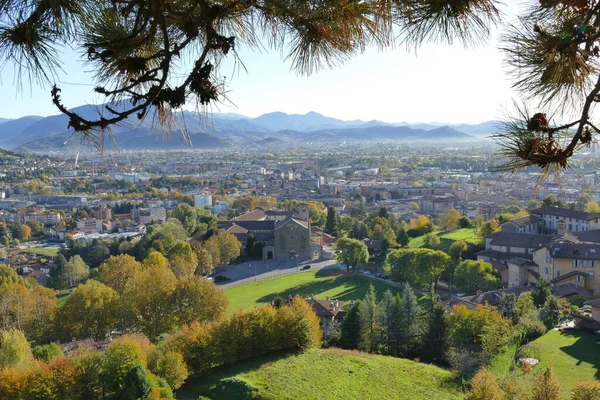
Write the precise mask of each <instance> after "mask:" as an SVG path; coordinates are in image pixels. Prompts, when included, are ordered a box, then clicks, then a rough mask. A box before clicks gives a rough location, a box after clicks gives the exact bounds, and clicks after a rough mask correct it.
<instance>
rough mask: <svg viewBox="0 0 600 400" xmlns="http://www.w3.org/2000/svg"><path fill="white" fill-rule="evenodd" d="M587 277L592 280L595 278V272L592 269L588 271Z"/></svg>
mask: <svg viewBox="0 0 600 400" xmlns="http://www.w3.org/2000/svg"><path fill="white" fill-rule="evenodd" d="M588 277H589V278H590V279H591V280H594V279H596V273H595V272H594V271H592V272H588Z"/></svg>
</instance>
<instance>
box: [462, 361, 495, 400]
mask: <svg viewBox="0 0 600 400" xmlns="http://www.w3.org/2000/svg"><path fill="white" fill-rule="evenodd" d="M502 398H503V397H502V394H501V393H500V385H499V384H498V379H496V377H495V376H494V374H492V373H491V372H490V371H489V370H488V369H487V368H482V369H481V370H479V372H478V373H477V374H475V376H474V377H473V379H472V380H471V390H470V391H469V393H468V394H467V397H466V400H502Z"/></svg>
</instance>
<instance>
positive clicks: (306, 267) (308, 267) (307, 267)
mask: <svg viewBox="0 0 600 400" xmlns="http://www.w3.org/2000/svg"><path fill="white" fill-rule="evenodd" d="M305 269H310V265H305V266H304V267H302V270H305Z"/></svg>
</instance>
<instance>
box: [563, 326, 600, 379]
mask: <svg viewBox="0 0 600 400" xmlns="http://www.w3.org/2000/svg"><path fill="white" fill-rule="evenodd" d="M560 334H561V336H569V337H572V338H575V340H576V341H575V343H573V344H572V345H570V346H563V347H561V348H560V350H561V351H563V352H565V353H567V354H568V355H569V356H571V357H573V358H576V359H577V360H578V362H577V365H579V364H581V363H582V362H585V363H588V364H591V365H592V366H593V367H594V368H595V369H596V373H595V374H594V377H595V378H596V379H600V345H597V344H596V342H597V341H598V337H597V336H596V335H594V334H592V333H587V332H584V331H582V330H579V329H565V330H562V331H561V333H560Z"/></svg>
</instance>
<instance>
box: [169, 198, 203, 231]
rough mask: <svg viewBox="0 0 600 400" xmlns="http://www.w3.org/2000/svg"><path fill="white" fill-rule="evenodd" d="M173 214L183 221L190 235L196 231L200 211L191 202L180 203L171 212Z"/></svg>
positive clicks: (182, 223)
mask: <svg viewBox="0 0 600 400" xmlns="http://www.w3.org/2000/svg"><path fill="white" fill-rule="evenodd" d="M171 216H172V217H173V218H175V219H177V220H179V222H181V225H183V228H184V229H185V231H186V233H187V234H188V235H189V236H191V235H192V234H193V233H194V231H195V230H196V228H197V226H198V212H197V211H196V209H195V208H194V207H192V206H190V205H189V204H185V203H183V204H178V205H177V207H175V208H174V209H173V211H172V212H171Z"/></svg>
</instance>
